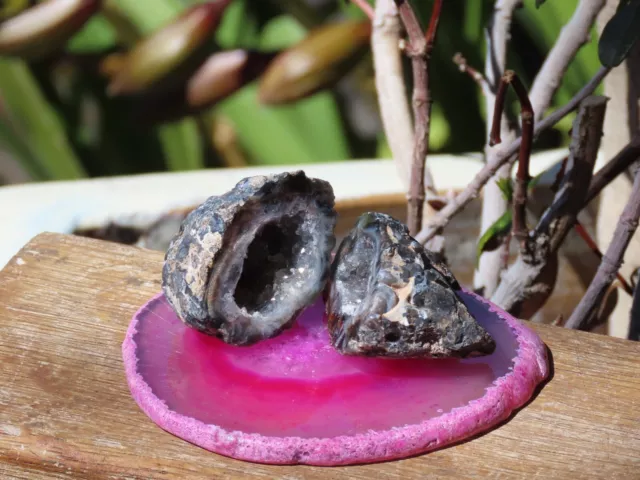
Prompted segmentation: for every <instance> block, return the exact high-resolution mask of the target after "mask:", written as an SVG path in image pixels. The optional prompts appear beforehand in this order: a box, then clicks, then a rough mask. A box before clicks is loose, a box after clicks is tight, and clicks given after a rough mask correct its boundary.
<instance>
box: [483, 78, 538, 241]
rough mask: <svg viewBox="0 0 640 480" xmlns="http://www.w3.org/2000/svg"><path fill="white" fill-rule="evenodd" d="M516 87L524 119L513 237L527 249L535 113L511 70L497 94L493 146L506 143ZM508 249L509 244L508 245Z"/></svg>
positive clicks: (515, 195)
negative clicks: (508, 107) (504, 127)
mask: <svg viewBox="0 0 640 480" xmlns="http://www.w3.org/2000/svg"><path fill="white" fill-rule="evenodd" d="M510 85H511V86H512V87H513V89H514V90H515V92H516V95H517V96H518V101H519V102H520V116H521V118H522V142H521V143H520V155H519V157H518V173H517V175H516V185H515V189H514V194H513V236H514V237H516V238H517V239H518V240H519V241H520V248H524V247H525V240H526V238H527V186H528V184H529V180H530V179H531V177H530V175H529V160H530V158H531V145H532V143H533V110H532V109H531V102H530V101H529V96H528V95H527V90H526V88H524V85H523V84H522V82H521V81H520V78H519V77H518V75H516V72H514V71H513V70H507V71H506V72H504V75H502V78H501V79H500V86H499V87H498V93H497V94H496V104H495V105H496V106H495V110H494V112H493V124H492V127H491V136H490V139H489V145H491V146H494V145H497V144H499V143H501V142H502V140H501V138H500V122H501V120H502V115H503V110H504V102H505V98H506V94H507V89H508V88H509V86H510ZM507 245H508V244H507Z"/></svg>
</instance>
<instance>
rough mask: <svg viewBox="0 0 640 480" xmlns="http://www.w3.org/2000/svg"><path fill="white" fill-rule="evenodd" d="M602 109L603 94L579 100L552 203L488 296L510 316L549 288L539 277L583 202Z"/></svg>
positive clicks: (590, 172) (589, 176) (593, 160)
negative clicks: (536, 294) (532, 296)
mask: <svg viewBox="0 0 640 480" xmlns="http://www.w3.org/2000/svg"><path fill="white" fill-rule="evenodd" d="M605 110H606V98H604V97H589V98H587V99H585V100H584V101H583V102H582V104H581V106H580V111H579V112H578V116H577V117H576V120H575V123H574V126H573V130H572V139H571V147H570V152H571V154H570V156H569V160H568V162H567V167H566V168H567V173H566V175H565V177H564V178H563V180H562V183H561V185H560V188H559V189H558V192H557V193H556V196H555V198H554V201H553V203H552V204H551V206H550V207H549V208H548V209H547V210H546V211H545V213H544V214H543V215H542V218H541V219H540V222H539V223H538V225H537V227H536V229H535V232H534V233H533V234H532V235H531V236H529V237H528V239H527V243H528V245H527V247H526V248H525V249H523V250H521V252H520V255H519V256H518V259H517V260H516V262H515V263H514V264H513V265H512V266H511V267H510V268H509V269H508V270H507V272H506V273H505V275H504V277H503V279H502V282H501V283H500V286H499V287H498V289H497V290H496V292H495V294H494V295H493V296H492V298H491V301H492V302H494V303H496V304H497V305H499V306H501V307H502V308H504V309H505V310H507V311H509V312H511V313H512V314H514V315H521V310H522V305H523V303H524V302H525V301H526V300H527V299H528V297H529V296H530V295H531V294H534V293H539V292H540V291H542V290H546V291H547V292H549V293H550V291H551V290H552V288H553V285H550V284H549V283H548V281H546V280H543V279H542V278H541V277H542V274H543V272H544V270H545V267H546V266H547V263H548V261H549V260H550V259H552V258H553V259H555V258H556V255H557V252H558V249H559V248H560V245H561V244H562V242H563V241H564V239H565V237H566V235H567V234H568V233H569V231H570V230H571V229H572V228H573V226H574V224H575V222H576V218H577V215H578V213H579V212H580V210H581V209H582V206H583V205H584V199H585V197H586V195H587V190H588V188H589V187H588V186H589V183H590V181H591V176H592V174H593V168H594V166H595V161H596V158H597V156H598V149H599V147H600V139H601V137H602V125H603V123H604V113H605ZM540 305H541V304H538V305H536V306H535V308H532V307H531V306H529V307H528V308H527V311H528V312H529V313H531V312H535V310H537V308H539V306H540Z"/></svg>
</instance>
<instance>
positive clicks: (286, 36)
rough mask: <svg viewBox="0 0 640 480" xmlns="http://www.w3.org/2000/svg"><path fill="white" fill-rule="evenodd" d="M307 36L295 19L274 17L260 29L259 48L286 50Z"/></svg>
mask: <svg viewBox="0 0 640 480" xmlns="http://www.w3.org/2000/svg"><path fill="white" fill-rule="evenodd" d="M306 35H307V31H306V30H305V28H304V27H303V26H302V24H301V23H299V22H298V21H297V20H296V19H294V18H292V17H288V16H279V17H275V18H274V19H273V20H271V21H270V22H269V23H267V24H266V25H265V27H264V28H263V29H262V32H261V35H260V48H262V49H264V50H277V49H284V48H288V47H290V46H292V45H294V44H296V43H298V42H299V41H301V40H302V39H303V38H304V37H305V36H306Z"/></svg>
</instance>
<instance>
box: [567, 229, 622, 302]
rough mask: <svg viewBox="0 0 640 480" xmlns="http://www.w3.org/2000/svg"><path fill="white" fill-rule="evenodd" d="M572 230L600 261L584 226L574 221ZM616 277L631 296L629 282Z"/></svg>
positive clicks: (594, 244)
mask: <svg viewBox="0 0 640 480" xmlns="http://www.w3.org/2000/svg"><path fill="white" fill-rule="evenodd" d="M573 228H574V229H575V231H576V232H577V234H578V235H579V236H580V238H582V240H583V241H584V243H586V244H587V246H588V247H589V249H590V250H591V251H592V252H593V253H594V254H595V255H596V257H598V259H599V260H600V261H602V257H603V255H602V252H601V251H600V249H599V248H598V244H597V243H596V242H595V241H594V240H593V238H591V235H589V232H587V230H586V228H584V226H583V225H582V224H581V223H580V222H579V221H576V224H575V226H574V227H573ZM617 276H618V280H619V281H620V284H621V285H622V288H623V289H624V291H625V292H627V293H628V294H629V295H633V289H632V288H631V285H629V282H627V280H626V279H625V278H624V277H623V276H622V274H621V273H620V272H618V273H617Z"/></svg>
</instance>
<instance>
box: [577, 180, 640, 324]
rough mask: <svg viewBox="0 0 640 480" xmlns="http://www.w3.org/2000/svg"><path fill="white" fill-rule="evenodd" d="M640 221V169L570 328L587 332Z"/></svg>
mask: <svg viewBox="0 0 640 480" xmlns="http://www.w3.org/2000/svg"><path fill="white" fill-rule="evenodd" d="M638 218H640V168H638V169H636V173H635V179H634V182H633V188H632V190H631V195H630V197H629V201H628V202H627V204H626V205H625V207H624V209H623V211H622V215H620V219H619V220H618V224H617V225H616V229H615V231H614V233H613V239H612V240H611V244H610V245H609V248H607V251H606V253H605V254H604V257H603V258H602V261H601V262H600V266H599V267H598V271H597V272H596V275H595V277H594V278H593V280H592V281H591V284H590V285H589V288H587V291H586V293H585V294H584V296H583V297H582V299H581V300H580V303H578V306H577V307H576V308H575V309H574V310H573V312H572V313H571V317H569V320H567V323H566V324H565V327H566V328H575V329H581V330H583V329H587V328H588V327H589V322H590V320H591V318H592V316H593V312H594V311H595V310H596V308H597V307H598V305H600V303H601V302H602V299H603V297H604V294H605V292H606V291H607V288H608V287H609V285H611V283H612V282H613V280H614V278H615V276H616V273H617V272H618V270H619V269H620V266H621V265H622V259H623V258H624V253H625V251H626V250H627V247H628V246H629V242H631V237H633V234H634V233H635V231H636V229H637V228H638Z"/></svg>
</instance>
